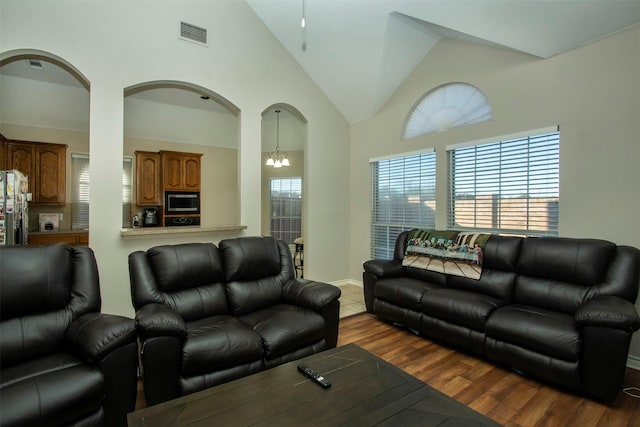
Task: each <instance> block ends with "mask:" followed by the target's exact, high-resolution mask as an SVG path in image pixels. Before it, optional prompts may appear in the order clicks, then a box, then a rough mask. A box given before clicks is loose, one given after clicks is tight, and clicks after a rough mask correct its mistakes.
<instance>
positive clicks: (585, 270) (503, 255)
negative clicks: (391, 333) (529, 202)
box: [363, 232, 640, 401]
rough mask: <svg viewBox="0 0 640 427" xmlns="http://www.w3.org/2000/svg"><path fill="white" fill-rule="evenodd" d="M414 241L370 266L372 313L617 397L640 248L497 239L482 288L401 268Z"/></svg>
mask: <svg viewBox="0 0 640 427" xmlns="http://www.w3.org/2000/svg"><path fill="white" fill-rule="evenodd" d="M435 233H438V232H435ZM409 236H410V234H409V232H403V233H401V234H400V235H399V236H398V238H397V240H396V244H395V248H394V256H393V259H392V260H370V261H366V262H365V263H364V273H363V279H364V294H365V304H366V307H367V311H368V312H369V313H373V314H376V315H378V316H379V317H380V318H382V319H384V320H386V321H389V322H394V323H397V324H400V325H404V326H406V327H407V328H410V329H412V330H413V331H415V332H417V333H419V334H421V335H422V336H425V337H430V338H434V339H436V340H439V341H441V342H444V343H447V344H449V345H452V346H454V347H456V348H458V349H461V350H464V351H467V352H470V353H473V354H475V355H479V356H482V357H484V358H486V359H489V360H491V361H494V362H496V363H498V364H501V365H505V366H507V367H511V368H513V369H515V370H517V371H521V372H523V373H525V374H528V375H530V376H533V377H536V378H538V379H541V380H544V381H547V382H549V383H553V384H556V385H558V386H561V387H564V388H567V389H569V390H572V391H575V392H580V393H584V394H586V395H588V396H590V397H592V398H595V399H598V400H603V401H612V400H614V399H615V398H616V396H617V395H618V393H619V391H620V389H621V387H622V384H623V380H624V374H625V367H626V362H627V356H628V351H629V344H630V340H631V336H632V334H633V332H634V331H636V330H638V328H639V327H640V319H639V317H638V313H637V312H636V310H635V307H634V302H635V300H636V297H637V294H638V286H639V283H640V251H639V250H638V249H636V248H632V247H628V246H616V245H614V244H613V243H610V242H607V241H603V240H595V239H577V238H533V237H530V238H520V237H506V236H498V235H492V236H490V237H489V239H488V241H487V242H486V245H485V247H484V256H483V261H482V274H481V276H480V279H479V280H475V279H470V278H466V277H459V276H454V275H448V274H444V273H440V272H434V271H428V270H424V269H422V268H414V267H410V266H403V265H402V264H403V259H404V258H405V249H406V248H407V241H408V237H409Z"/></svg>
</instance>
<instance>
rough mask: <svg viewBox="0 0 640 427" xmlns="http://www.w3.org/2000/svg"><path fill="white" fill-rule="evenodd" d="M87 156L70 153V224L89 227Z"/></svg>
mask: <svg viewBox="0 0 640 427" xmlns="http://www.w3.org/2000/svg"><path fill="white" fill-rule="evenodd" d="M89 176H90V169H89V156H88V155H87V154H77V153H72V154H71V187H72V189H71V226H72V227H73V228H80V229H82V228H88V227H89V191H90V185H89Z"/></svg>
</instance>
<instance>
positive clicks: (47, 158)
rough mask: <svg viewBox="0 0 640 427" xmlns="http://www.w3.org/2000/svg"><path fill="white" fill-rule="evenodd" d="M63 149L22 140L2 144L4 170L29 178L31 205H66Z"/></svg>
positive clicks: (64, 153) (65, 156)
mask: <svg viewBox="0 0 640 427" xmlns="http://www.w3.org/2000/svg"><path fill="white" fill-rule="evenodd" d="M66 163H67V146H66V145H63V144H47V143H39V142H26V141H6V160H5V167H6V169H18V170H19V171H21V172H22V173H24V174H25V175H27V176H28V177H29V187H30V192H31V193H32V195H33V199H32V201H31V203H32V204H40V205H64V204H65V203H66V191H65V190H66V186H65V183H66Z"/></svg>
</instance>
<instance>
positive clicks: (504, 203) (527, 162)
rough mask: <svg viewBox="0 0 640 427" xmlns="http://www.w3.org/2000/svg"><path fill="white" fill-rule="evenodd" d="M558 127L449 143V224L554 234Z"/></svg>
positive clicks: (489, 229)
mask: <svg viewBox="0 0 640 427" xmlns="http://www.w3.org/2000/svg"><path fill="white" fill-rule="evenodd" d="M559 146H560V133H559V132H557V131H554V132H548V133H544V134H538V135H535V136H524V137H518V138H513V139H508V140H504V141H497V142H490V143H483V144H477V145H469V146H462V147H448V150H449V151H448V158H449V172H450V174H449V181H450V183H449V198H448V200H449V203H448V209H447V219H448V228H451V229H456V230H466V229H473V230H483V231H489V232H499V233H513V234H527V235H557V234H558V208H559V155H560V153H559V151H560V150H559Z"/></svg>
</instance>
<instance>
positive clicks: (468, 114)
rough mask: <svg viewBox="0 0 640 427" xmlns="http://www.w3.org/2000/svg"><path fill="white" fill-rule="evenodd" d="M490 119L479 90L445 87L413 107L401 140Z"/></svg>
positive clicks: (460, 85)
mask: <svg viewBox="0 0 640 427" xmlns="http://www.w3.org/2000/svg"><path fill="white" fill-rule="evenodd" d="M492 118H493V113H492V111H491V105H490V104H489V101H488V100H487V97H486V96H484V94H483V93H482V92H481V91H480V90H479V89H478V88H476V87H475V86H473V85H471V84H468V83H447V84H444V85H442V86H438V87H436V88H435V89H433V90H431V91H429V92H428V93H426V94H425V95H424V96H423V97H422V98H421V99H420V100H419V101H418V102H417V103H416V105H415V107H413V110H412V111H411V113H410V114H409V116H408V118H407V122H406V124H405V127H404V134H403V138H404V139H406V138H412V137H414V136H418V135H424V134H426V133H431V132H442V131H445V130H448V129H451V128H454V127H458V126H463V125H469V124H472V123H480V122H484V121H487V120H491V119H492Z"/></svg>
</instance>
